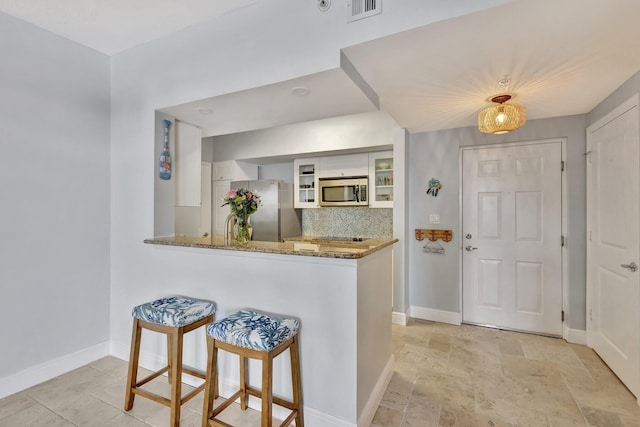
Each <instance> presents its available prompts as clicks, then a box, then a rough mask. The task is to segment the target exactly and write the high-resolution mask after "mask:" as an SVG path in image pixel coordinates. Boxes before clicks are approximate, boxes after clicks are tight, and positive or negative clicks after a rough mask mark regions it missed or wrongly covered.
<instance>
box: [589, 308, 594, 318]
mask: <svg viewBox="0 0 640 427" xmlns="http://www.w3.org/2000/svg"><path fill="white" fill-rule="evenodd" d="M592 320H593V313H592V312H591V309H589V321H592Z"/></svg>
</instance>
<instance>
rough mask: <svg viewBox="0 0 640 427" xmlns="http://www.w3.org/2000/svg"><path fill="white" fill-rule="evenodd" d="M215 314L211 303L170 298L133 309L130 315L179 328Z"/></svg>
mask: <svg viewBox="0 0 640 427" xmlns="http://www.w3.org/2000/svg"><path fill="white" fill-rule="evenodd" d="M215 312H216V306H215V305H213V303H212V302H209V301H203V300H197V299H193V298H186V297H178V296H171V297H167V298H161V299H158V300H155V301H152V302H148V303H146V304H141V305H138V306H136V307H134V308H133V312H132V313H131V315H132V316H133V317H137V318H138V319H140V320H144V321H145V322H150V323H157V324H159V325H166V326H173V327H176V328H178V327H180V326H185V325H189V324H191V323H193V322H197V321H198V320H200V319H202V318H204V317H207V316H209V315H210V314H213V313H215Z"/></svg>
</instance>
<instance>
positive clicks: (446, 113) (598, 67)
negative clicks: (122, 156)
mask: <svg viewBox="0 0 640 427" xmlns="http://www.w3.org/2000/svg"><path fill="white" fill-rule="evenodd" d="M257 1H258V0H217V1H215V2H211V1H210V0H181V1H180V2H176V1H175V0H135V1H132V0H111V1H110V2H108V3H109V8H107V7H106V6H105V2H104V1H101V0H90V1H89V0H58V1H56V2H51V1H50V0H22V1H15V0H0V11H3V12H5V13H8V14H11V15H14V16H17V17H19V18H21V19H24V20H26V21H28V22H32V23H34V24H35V25H38V26H40V27H43V28H45V29H48V30H50V31H53V32H55V33H58V34H60V35H62V36H64V37H67V38H69V39H72V40H75V41H77V42H79V43H82V44H85V45H87V46H90V47H92V48H94V49H96V50H98V51H101V52H104V53H106V54H113V53H116V52H119V51H121V50H124V49H127V48H129V47H132V46H135V45H138V44H140V43H144V42H147V41H150V40H153V39H156V38H159V37H162V36H165V35H168V34H171V33H172V32H175V31H178V30H180V29H182V28H185V27H187V26H189V25H193V24H197V23H200V22H204V21H206V20H209V19H212V18H214V17H216V16H220V15H222V14H224V13H227V12H229V11H231V10H233V9H235V8H239V7H247V6H250V5H251V4H252V3H255V2H257ZM52 3H55V6H54V5H53V4H52ZM125 12H126V13H125ZM383 13H384V11H383ZM169 17H171V19H168V18H169ZM638 17H640V1H638V0H606V1H603V0H515V1H513V2H510V3H507V4H504V5H502V6H498V7H494V8H491V9H487V10H484V11H480V12H475V13H472V14H468V15H464V16H461V17H458V18H453V19H449V20H446V21H441V22H437V23H435V24H431V25H427V26H424V27H420V28H417V29H414V30H410V31H406V32H402V33H398V34H394V35H391V36H387V37H383V38H381V39H376V40H372V41H369V42H366V43H363V44H360V45H355V46H349V47H345V48H344V49H343V52H342V53H343V54H344V56H345V58H346V59H347V61H346V62H347V63H350V65H353V68H354V69H355V70H357V74H359V77H360V78H361V79H360V80H359V79H357V78H356V79H355V81H358V82H360V81H361V80H362V79H364V81H365V82H366V83H367V84H368V85H369V87H370V88H371V89H373V92H375V94H374V96H371V93H369V96H368V97H367V96H365V94H364V93H363V92H362V91H361V90H360V88H359V87H358V85H356V83H354V80H352V79H351V78H350V76H351V77H353V75H354V73H353V69H352V68H351V67H345V70H343V69H340V68H338V69H335V70H329V71H324V72H321V73H317V74H313V75H309V76H304V77H301V78H298V79H295V80H291V81H287V82H279V83H276V84H273V85H269V86H264V87H259V88H254V89H251V90H246V91H242V92H235V93H230V94H225V95H221V96H217V97H215V98H210V99H207V100H194V102H193V103H189V104H184V105H179V106H174V107H169V108H166V109H163V111H165V112H168V113H170V114H173V115H175V116H176V117H178V118H179V119H182V120H184V121H187V122H190V123H194V124H198V125H200V126H202V127H203V134H205V135H220V134H226V133H233V132H240V131H246V130H253V129H261V128H267V127H273V126H279V125H285V124H290V123H296V122H303V121H309V120H315V119H322V118H328V117H334V116H340V115H347V114H354V113H360V112H370V111H376V110H377V109H378V106H379V107H380V109H381V110H383V111H384V112H386V113H388V114H389V115H391V116H392V117H393V118H394V119H395V120H396V122H397V123H398V124H399V125H400V126H401V127H404V128H407V129H408V130H409V131H410V132H412V133H415V132H423V131H431V130H437V129H447V128H456V127H463V126H473V125H475V123H476V120H477V119H476V117H477V113H478V111H480V110H481V109H482V108H484V107H485V106H487V105H489V101H487V99H488V98H489V97H490V96H491V95H494V94H496V93H501V92H509V93H512V94H513V95H514V98H513V102H518V103H521V104H524V105H525V106H526V107H527V118H528V120H532V119H540V118H546V117H558V116H566V115H574V114H583V113H587V112H589V111H591V110H592V109H593V108H594V107H595V106H596V105H597V104H598V103H599V102H600V101H602V100H603V99H604V98H605V97H606V96H607V95H609V94H610V93H611V92H613V91H614V90H615V89H616V88H617V87H619V86H620V85H621V84H622V83H623V82H624V81H625V80H627V79H628V78H629V77H631V76H632V75H633V74H634V73H636V72H637V71H638V70H640V25H638V24H637V19H638ZM370 19H375V17H374V18H370ZM158 22H162V23H163V24H162V25H158V24H157V23H158ZM114 28H115V29H117V30H116V31H114ZM505 75H506V76H508V78H509V79H510V84H509V85H508V87H502V86H499V85H498V80H500V79H501V78H503V77H504V76H505ZM296 87H304V88H307V89H308V94H306V95H303V96H300V95H296V94H294V93H292V89H293V88H296ZM375 95H377V97H376V96H375ZM378 101H379V102H378Z"/></svg>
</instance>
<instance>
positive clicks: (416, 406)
mask: <svg viewBox="0 0 640 427" xmlns="http://www.w3.org/2000/svg"><path fill="white" fill-rule="evenodd" d="M439 420H440V405H438V404H435V403H432V402H429V401H428V400H427V399H423V398H422V397H421V396H418V395H413V396H411V398H410V400H409V405H408V406H407V409H406V411H405V419H404V422H403V424H402V426H403V427H418V426H423V427H424V426H429V427H430V426H437V425H438V422H439Z"/></svg>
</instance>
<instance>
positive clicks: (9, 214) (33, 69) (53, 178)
mask: <svg viewBox="0 0 640 427" xmlns="http://www.w3.org/2000/svg"><path fill="white" fill-rule="evenodd" d="M0 40H2V43H0V58H2V66H0V117H2V119H3V120H2V129H1V132H2V137H1V141H2V144H1V150H2V151H1V152H2V159H3V161H2V167H1V168H0V180H1V181H2V186H0V206H2V209H0V242H2V243H1V244H0V266H1V267H0V292H1V295H2V297H1V299H2V302H3V303H2V310H0V324H1V325H3V326H2V328H0V342H2V343H3V345H2V350H1V351H2V356H1V359H2V363H0V378H2V377H4V376H7V375H9V374H13V373H17V372H19V371H21V370H24V369H26V368H28V367H31V366H34V365H38V364H40V363H44V362H46V361H49V360H52V359H56V358H59V357H62V356H65V355H69V354H72V353H75V352H78V351H81V350H84V349H87V348H89V347H92V346H94V345H96V344H100V343H106V341H107V340H108V339H109V220H110V210H109V205H110V203H109V201H110V186H109V179H110V162H109V157H110V153H109V126H110V122H109V102H110V99H109V84H110V83H109V58H108V57H107V56H104V55H101V54H98V53H97V52H95V51H93V50H91V49H88V48H85V47H82V46H80V45H78V44H75V43H72V42H70V41H68V40H67V39H64V38H62V37H58V36H55V35H53V34H51V33H49V32H47V31H44V30H41V29H38V28H36V27H35V26H32V25H30V24H27V23H25V22H23V21H20V20H18V19H15V18H13V17H10V16H8V15H5V14H2V13H0ZM149 148H150V149H151V147H149ZM149 154H151V152H149ZM125 161H126V159H125ZM105 346H106V347H105V348H108V346H107V344H105Z"/></svg>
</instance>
